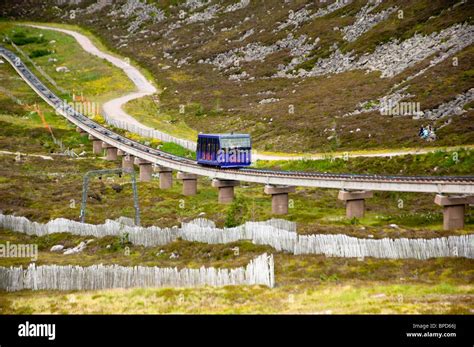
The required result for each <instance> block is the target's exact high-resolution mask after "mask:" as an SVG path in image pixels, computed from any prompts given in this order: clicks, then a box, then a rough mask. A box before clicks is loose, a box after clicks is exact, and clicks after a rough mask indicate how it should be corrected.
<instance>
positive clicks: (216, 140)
mask: <svg viewBox="0 0 474 347" xmlns="http://www.w3.org/2000/svg"><path fill="white" fill-rule="evenodd" d="M251 152H252V142H251V139H250V135H249V134H199V135H198V142H197V153H196V157H197V162H198V164H202V165H210V166H218V167H221V168H226V167H233V168H235V167H245V166H249V165H250V164H251V157H250V156H251Z"/></svg>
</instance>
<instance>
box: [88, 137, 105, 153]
mask: <svg viewBox="0 0 474 347" xmlns="http://www.w3.org/2000/svg"><path fill="white" fill-rule="evenodd" d="M89 140H91V141H92V153H94V154H102V153H103V152H104V150H103V148H102V141H101V140H99V139H98V138H96V137H94V136H92V135H89Z"/></svg>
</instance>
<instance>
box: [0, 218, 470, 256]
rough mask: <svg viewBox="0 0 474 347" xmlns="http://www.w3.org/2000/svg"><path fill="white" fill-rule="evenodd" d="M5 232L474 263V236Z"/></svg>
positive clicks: (40, 227)
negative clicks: (243, 244) (245, 242)
mask: <svg viewBox="0 0 474 347" xmlns="http://www.w3.org/2000/svg"><path fill="white" fill-rule="evenodd" d="M0 227H1V228H4V229H9V230H13V231H17V232H23V233H26V234H28V235H37V236H42V235H47V234H50V233H57V232H69V233H72V234H76V235H82V236H89V235H90V236H95V237H103V236H107V235H113V236H122V235H124V234H128V238H129V240H130V242H132V243H133V244H137V245H143V246H146V247H150V246H157V245H165V244H167V243H170V242H172V241H175V240H176V239H177V238H182V239H184V240H187V241H195V242H204V243H208V244H225V243H230V242H235V241H239V240H250V241H252V242H253V243H255V244H261V245H268V246H271V247H273V248H275V249H276V250H277V251H285V252H289V253H292V254H324V255H326V256H333V257H350V258H352V257H357V258H359V257H374V258H389V259H408V258H414V259H429V258H437V257H465V258H474V235H472V234H471V235H461V236H449V237H440V238H432V239H407V238H398V239H389V238H384V239H363V238H357V237H351V236H347V235H343V234H337V235H332V234H315V235H298V234H297V233H296V224H295V223H293V222H289V221H285V220H281V219H272V220H269V221H266V222H246V223H245V224H243V225H240V226H238V227H234V228H223V229H220V228H216V226H215V224H214V222H212V221H210V220H207V219H204V218H199V219H195V220H193V221H191V222H189V223H182V226H181V228H178V227H174V228H164V229H161V228H159V227H155V226H152V227H138V226H130V225H124V224H122V223H119V222H117V221H112V220H107V221H106V222H105V223H104V224H101V225H93V224H83V223H80V222H75V221H71V220H67V219H63V218H59V219H55V220H52V221H50V222H48V223H46V224H40V223H36V222H31V221H29V220H28V219H27V218H25V217H16V216H11V215H3V214H0Z"/></svg>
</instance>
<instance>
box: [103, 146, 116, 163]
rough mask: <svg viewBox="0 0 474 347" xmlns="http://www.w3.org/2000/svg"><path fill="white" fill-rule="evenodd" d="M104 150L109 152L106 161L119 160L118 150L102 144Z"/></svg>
mask: <svg viewBox="0 0 474 347" xmlns="http://www.w3.org/2000/svg"><path fill="white" fill-rule="evenodd" d="M102 148H105V150H106V151H107V155H106V157H105V160H111V161H112V160H117V148H115V147H114V146H112V145H109V144H107V143H105V142H102Z"/></svg>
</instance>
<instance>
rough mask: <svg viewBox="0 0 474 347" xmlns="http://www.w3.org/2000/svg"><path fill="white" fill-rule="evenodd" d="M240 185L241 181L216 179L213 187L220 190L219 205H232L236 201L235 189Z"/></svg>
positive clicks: (213, 181)
mask: <svg viewBox="0 0 474 347" xmlns="http://www.w3.org/2000/svg"><path fill="white" fill-rule="evenodd" d="M239 184H240V182H239V181H234V180H220V179H217V178H214V179H213V180H212V186H213V187H214V188H218V189H219V199H218V201H219V204H230V203H232V200H234V187H236V186H238V185H239Z"/></svg>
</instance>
